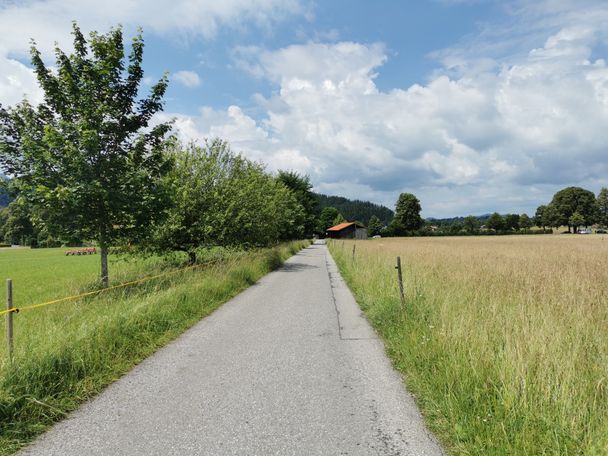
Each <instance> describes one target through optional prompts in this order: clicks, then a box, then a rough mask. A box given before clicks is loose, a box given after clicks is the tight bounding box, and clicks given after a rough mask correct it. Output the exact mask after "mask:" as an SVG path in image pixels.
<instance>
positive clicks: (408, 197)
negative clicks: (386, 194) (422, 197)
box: [392, 193, 424, 236]
mask: <svg viewBox="0 0 608 456" xmlns="http://www.w3.org/2000/svg"><path fill="white" fill-rule="evenodd" d="M421 210H422V208H421V207H420V201H419V200H418V198H416V196H415V195H413V194H412V193H401V194H400V195H399V199H398V200H397V204H396V207H395V218H394V219H393V223H392V229H393V232H394V233H395V234H396V235H398V236H399V235H404V234H406V233H408V232H412V231H416V230H418V229H420V228H421V227H422V225H423V224H424V220H422V217H421V216H420V211H421Z"/></svg>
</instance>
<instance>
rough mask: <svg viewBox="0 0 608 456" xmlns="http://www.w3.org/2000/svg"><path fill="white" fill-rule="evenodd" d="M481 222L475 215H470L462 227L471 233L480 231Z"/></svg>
mask: <svg viewBox="0 0 608 456" xmlns="http://www.w3.org/2000/svg"><path fill="white" fill-rule="evenodd" d="M480 226H481V224H480V223H479V220H478V219H477V217H475V216H474V215H469V216H467V217H465V218H464V220H463V221H462V228H463V229H464V230H465V231H466V232H467V233H469V234H474V233H477V232H478V231H479V227H480Z"/></svg>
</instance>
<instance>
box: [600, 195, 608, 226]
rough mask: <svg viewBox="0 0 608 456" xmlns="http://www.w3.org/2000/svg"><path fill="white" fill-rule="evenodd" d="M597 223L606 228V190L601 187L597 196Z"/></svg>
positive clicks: (607, 220)
mask: <svg viewBox="0 0 608 456" xmlns="http://www.w3.org/2000/svg"><path fill="white" fill-rule="evenodd" d="M597 211H598V222H599V223H600V224H602V225H603V226H608V188H606V187H602V189H601V190H600V193H599V194H598V195H597Z"/></svg>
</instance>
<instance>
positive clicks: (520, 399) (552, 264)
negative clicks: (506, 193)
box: [330, 235, 608, 455]
mask: <svg viewBox="0 0 608 456" xmlns="http://www.w3.org/2000/svg"><path fill="white" fill-rule="evenodd" d="M354 242H356V248H355V254H354V256H353V243H354ZM330 250H331V252H332V254H333V255H334V257H335V258H336V261H337V262H338V264H339V266H340V270H341V271H342V273H343V274H344V276H345V278H346V280H347V282H348V283H349V285H350V286H351V288H352V290H353V292H354V294H355V296H356V298H357V301H358V302H359V304H360V305H361V307H362V308H363V309H364V311H365V312H366V314H367V315H368V317H369V319H370V320H371V321H372V323H373V324H374V325H375V327H376V328H377V330H378V331H379V333H380V334H381V335H382V337H383V338H384V340H385V343H386V347H387V352H388V353H389V355H390V356H391V358H392V360H393V362H394V364H395V366H396V367H397V368H398V369H399V370H400V371H401V372H403V373H404V377H405V381H406V383H407V385H408V387H409V388H410V390H411V391H412V392H413V393H414V395H415V396H416V398H417V401H418V403H419V405H420V407H421V408H422V410H423V413H424V415H425V418H426V419H427V422H428V423H429V426H430V427H431V428H432V429H433V430H434V431H435V432H436V433H437V434H438V435H439V437H440V439H441V440H442V441H443V442H444V444H445V445H446V447H447V448H448V450H449V451H450V452H451V453H454V454H479V455H482V454H483V455H486V454H505V455H507V454H508V455H514V454H521V455H533V454H534V455H537V454H589V455H595V454H597V455H600V454H602V455H603V454H608V386H607V383H608V302H607V298H608V237H606V238H604V236H600V235H590V236H580V235H570V236H559V235H553V236H501V237H444V238H393V239H376V240H370V241H334V242H332V243H330ZM397 256H401V259H402V262H403V275H404V281H405V293H406V306H405V309H401V306H400V300H399V292H398V286H397V280H396V278H397V275H396V271H395V260H396V257H397Z"/></svg>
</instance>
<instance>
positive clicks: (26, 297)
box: [0, 242, 308, 455]
mask: <svg viewBox="0 0 608 456" xmlns="http://www.w3.org/2000/svg"><path fill="white" fill-rule="evenodd" d="M307 244H308V243H307V242H294V243H291V244H285V245H282V246H279V247H276V248H273V249H261V250H256V251H250V252H246V253H244V252H226V251H224V252H217V251H216V252H214V253H213V254H212V255H213V258H215V259H220V260H221V261H219V262H217V263H215V264H213V265H210V266H204V267H201V268H198V269H190V270H187V271H184V272H180V273H177V274H170V275H167V276H164V277H162V278H158V279H154V280H150V281H147V282H145V283H142V284H139V285H136V286H132V287H126V288H122V289H116V290H111V291H108V292H105V293H103V294H100V295H98V296H94V297H88V298H84V299H80V300H77V301H71V302H66V303H61V304H58V305H53V306H49V307H44V308H40V309H33V310H30V311H22V312H20V313H18V314H16V315H15V316H14V321H15V357H14V361H13V363H10V362H9V360H8V356H7V352H6V338H5V332H4V330H3V331H2V335H1V337H0V454H2V455H5V454H11V453H12V452H14V451H16V450H17V449H18V448H20V447H21V446H23V445H24V444H25V443H27V442H28V441H30V440H31V439H33V438H34V437H35V436H36V435H38V434H40V433H41V432H42V431H44V430H45V429H46V428H47V427H48V426H49V425H50V424H52V423H53V422H55V421H57V420H59V419H61V418H63V417H64V416H65V415H66V413H68V412H69V411H71V410H74V409H75V408H76V407H77V406H78V405H79V404H81V403H82V402H83V401H85V400H87V399H88V398H90V397H91V396H93V395H95V394H96V393H97V392H99V391H100V390H101V389H102V388H103V387H105V386H106V385H108V384H109V383H111V382H112V381H114V380H115V379H117V378H118V377H120V376H121V375H122V374H123V373H125V372H126V371H127V370H129V369H130V368H131V367H133V366H134V365H135V364H137V363H138V362H139V361H141V360H142V359H144V358H145V357H146V356H148V355H150V354H151V353H153V352H154V351H155V350H156V349H158V348H159V347H161V346H162V345H164V344H166V343H167V342H168V341H170V340H171V339H173V338H175V337H176V336H177V335H179V334H180V333H181V332H183V331H184V330H185V329H187V328H188V327H190V326H192V325H193V324H194V323H196V322H197V321H198V320H200V319H201V318H202V317H204V316H206V315H208V314H209V313H211V312H212V311H213V310H215V309H216V308H217V307H218V306H219V305H221V304H222V303H224V302H225V301H227V300H228V299H229V298H231V297H233V296H234V295H236V294H237V293H238V292H240V291H242V290H243V289H244V288H246V287H247V286H249V285H251V284H252V283H254V282H255V281H256V280H257V279H259V278H260V277H261V276H263V275H264V274H266V273H267V272H269V271H271V270H272V269H274V268H276V267H277V266H279V265H280V264H281V263H282V261H283V260H284V259H286V258H287V257H289V256H291V255H292V254H293V253H295V252H296V251H298V250H300V249H301V248H302V247H304V246H305V245H307ZM110 258H111V263H110V279H111V282H112V283H114V284H116V283H119V282H123V281H126V280H132V279H135V278H139V277H142V276H146V275H152V274H158V273H161V272H163V271H173V270H175V268H176V266H177V265H178V264H179V262H180V259H179V258H174V259H172V260H163V259H159V258H148V259H136V260H130V261H126V260H124V259H120V258H116V257H110ZM205 259H206V258H202V260H203V261H205ZM207 259H208V258H207ZM98 274H99V256H98V255H91V256H75V257H72V256H70V257H66V256H64V255H63V250H62V249H39V250H30V249H3V250H0V279H1V280H2V281H3V282H4V280H5V279H6V278H8V277H10V278H11V279H12V280H13V283H14V298H15V305H16V306H17V307H21V306H26V305H31V304H36V303H39V302H42V301H46V300H49V299H57V298H61V297H63V296H67V295H71V294H75V293H79V292H83V291H89V290H93V289H96V287H97V284H98ZM112 283H111V285H112ZM2 285H3V287H4V283H3V284H2ZM2 320H4V317H2Z"/></svg>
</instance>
